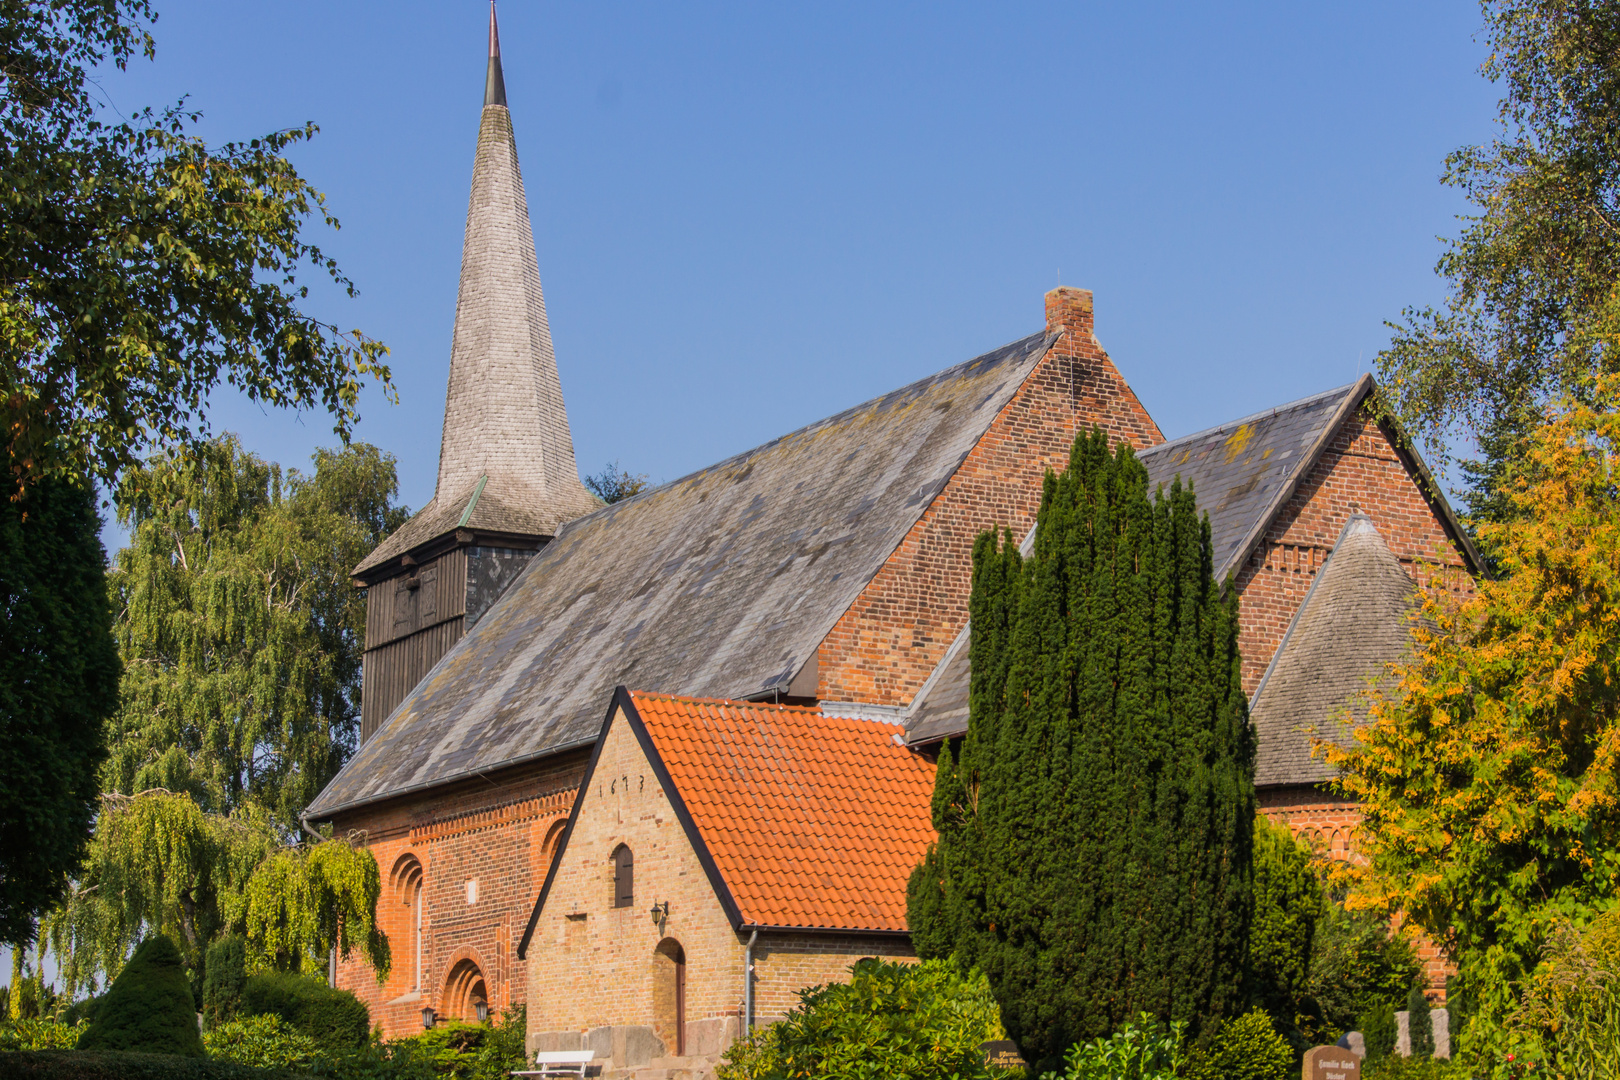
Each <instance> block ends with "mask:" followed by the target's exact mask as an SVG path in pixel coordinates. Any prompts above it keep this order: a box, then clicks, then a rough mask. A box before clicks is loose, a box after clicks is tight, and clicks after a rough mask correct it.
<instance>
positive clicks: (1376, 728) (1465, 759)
mask: <svg viewBox="0 0 1620 1080" xmlns="http://www.w3.org/2000/svg"><path fill="white" fill-rule="evenodd" d="M1613 325H1614V329H1613V330H1612V331H1610V332H1609V335H1610V337H1611V340H1613V341H1616V342H1620V320H1617V321H1616V322H1615V323H1614V324H1613ZM1588 397H1589V398H1590V401H1589V402H1576V401H1572V402H1568V403H1567V404H1565V405H1564V406H1563V407H1561V408H1560V409H1559V410H1558V411H1557V412H1555V413H1554V414H1552V415H1551V416H1550V417H1549V418H1548V420H1547V421H1546V422H1545V423H1544V424H1543V425H1542V426H1541V427H1539V428H1537V429H1536V430H1535V431H1534V432H1533V433H1532V436H1531V438H1530V440H1529V443H1528V445H1527V449H1526V452H1525V455H1524V458H1523V461H1522V463H1521V464H1520V466H1518V467H1517V469H1516V471H1515V474H1514V477H1513V480H1512V483H1511V484H1510V485H1508V486H1507V487H1505V488H1504V489H1503V490H1504V497H1505V498H1506V499H1507V500H1508V501H1509V503H1510V505H1511V507H1512V511H1513V512H1512V513H1511V514H1510V515H1508V516H1507V518H1506V519H1505V520H1503V521H1501V522H1497V523H1492V524H1487V525H1486V526H1484V527H1482V529H1481V533H1482V536H1483V537H1484V538H1485V540H1486V541H1487V543H1489V544H1490V545H1491V546H1492V548H1493V549H1494V550H1495V551H1496V552H1497V557H1498V560H1499V566H1500V571H1501V572H1500V574H1499V575H1498V577H1497V578H1496V579H1495V580H1491V581H1483V582H1481V583H1480V584H1479V587H1478V592H1477V594H1476V595H1475V596H1474V598H1472V599H1471V600H1469V601H1467V602H1466V603H1464V604H1463V605H1461V607H1460V608H1458V607H1457V606H1456V605H1454V604H1453V603H1451V602H1449V601H1448V600H1447V599H1446V598H1445V597H1443V596H1442V597H1431V598H1430V600H1429V602H1428V604H1427V611H1428V614H1429V616H1430V618H1429V620H1428V624H1427V625H1426V626H1422V627H1419V628H1418V630H1417V631H1416V633H1417V646H1418V647H1417V649H1416V651H1415V652H1414V654H1413V656H1412V657H1411V658H1410V659H1409V660H1407V661H1405V662H1403V663H1401V664H1399V665H1396V667H1395V668H1394V670H1393V672H1392V678H1391V679H1390V680H1389V684H1388V689H1387V690H1386V691H1381V692H1378V693H1375V694H1374V695H1373V697H1372V699H1371V702H1370V706H1369V712H1368V720H1367V723H1366V724H1365V725H1363V726H1362V727H1360V728H1358V729H1357V731H1356V739H1357V742H1356V743H1355V744H1354V745H1353V746H1351V747H1349V748H1346V749H1334V750H1330V751H1329V752H1328V760H1329V761H1330V762H1331V763H1333V764H1335V765H1336V766H1338V767H1339V769H1340V770H1341V781H1340V783H1341V785H1342V787H1343V788H1344V790H1345V791H1346V792H1347V793H1348V794H1350V795H1352V796H1354V797H1356V798H1357V799H1359V800H1360V802H1361V806H1362V810H1363V815H1364V818H1363V820H1364V827H1363V832H1362V834H1361V840H1360V849H1361V851H1362V853H1363V854H1364V855H1365V856H1366V857H1367V862H1366V864H1365V865H1364V866H1360V867H1357V868H1355V878H1354V881H1355V891H1354V892H1353V893H1352V897H1351V899H1352V901H1353V902H1355V903H1357V904H1360V905H1363V906H1366V907H1368V908H1370V909H1372V910H1377V911H1390V910H1397V911H1403V912H1405V913H1406V914H1407V916H1408V918H1409V919H1410V920H1411V922H1412V923H1413V924H1415V925H1416V926H1417V927H1418V928H1420V929H1421V930H1422V931H1423V932H1424V933H1425V934H1427V935H1428V936H1429V937H1430V938H1431V939H1432V940H1434V941H1437V942H1439V943H1441V944H1443V945H1444V946H1445V948H1446V951H1447V954H1448V955H1449V956H1450V957H1451V958H1452V959H1453V960H1454V962H1456V964H1457V965H1458V968H1459V970H1460V971H1461V974H1462V976H1463V978H1464V981H1465V982H1466V983H1467V985H1468V987H1469V990H1470V995H1469V996H1470V998H1472V999H1473V1000H1474V1002H1475V1003H1476V1004H1475V1006H1474V1007H1475V1008H1476V1009H1477V1011H1476V1014H1475V1017H1474V1019H1473V1021H1472V1022H1471V1023H1470V1024H1469V1026H1468V1030H1467V1031H1466V1032H1465V1043H1468V1044H1469V1046H1470V1047H1472V1048H1473V1049H1478V1048H1479V1047H1480V1046H1483V1045H1485V1044H1486V1043H1490V1042H1491V1041H1492V1040H1494V1039H1495V1038H1496V1037H1497V1034H1498V1033H1500V1031H1501V1029H1502V1025H1503V1023H1504V1022H1505V1020H1506V1018H1507V1016H1508V1015H1509V1014H1510V1013H1511V1012H1512V1010H1513V1008H1514V1007H1515V1004H1516V1002H1515V1000H1514V994H1515V988H1516V987H1518V986H1520V985H1522V984H1523V981H1524V980H1525V978H1526V977H1528V976H1529V974H1530V973H1531V972H1532V971H1533V970H1534V968H1535V965H1536V964H1537V963H1538V962H1539V961H1540V959H1541V949H1542V943H1543V941H1544V940H1545V935H1546V934H1547V932H1548V931H1549V930H1550V929H1551V927H1552V926H1553V925H1555V924H1556V923H1557V921H1558V920H1560V919H1570V918H1573V919H1576V920H1577V921H1579V920H1584V919H1586V918H1590V917H1591V916H1592V915H1594V914H1595V913H1597V912H1599V911H1602V910H1605V909H1607V908H1608V907H1610V906H1612V905H1613V903H1614V897H1615V895H1616V889H1617V886H1620V794H1617V793H1620V696H1617V693H1616V682H1615V672H1616V670H1617V668H1620V623H1617V621H1616V619H1615V612H1616V611H1617V610H1620V497H1617V495H1616V490H1617V489H1616V476H1615V472H1614V469H1615V458H1614V456H1613V448H1614V447H1615V446H1616V445H1617V440H1620V376H1605V377H1604V378H1603V379H1601V380H1599V381H1598V382H1597V383H1596V384H1595V385H1594V386H1593V387H1592V388H1591V390H1590V391H1589V394H1588ZM1476 1040H1484V1043H1477V1042H1476ZM1465 1049H1469V1047H1465ZM1470 1052H1472V1050H1470Z"/></svg>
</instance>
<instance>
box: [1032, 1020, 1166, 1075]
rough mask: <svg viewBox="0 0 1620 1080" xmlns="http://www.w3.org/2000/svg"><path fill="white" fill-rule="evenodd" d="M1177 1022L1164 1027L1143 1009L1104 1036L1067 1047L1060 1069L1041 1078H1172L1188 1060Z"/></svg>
mask: <svg viewBox="0 0 1620 1080" xmlns="http://www.w3.org/2000/svg"><path fill="white" fill-rule="evenodd" d="M1185 1029H1186V1025H1185V1024H1182V1023H1180V1022H1177V1023H1176V1024H1174V1025H1172V1026H1171V1027H1170V1029H1169V1030H1168V1031H1167V1030H1165V1028H1164V1026H1163V1025H1161V1024H1160V1023H1159V1022H1158V1021H1157V1020H1155V1019H1154V1018H1153V1017H1151V1016H1149V1015H1148V1014H1147V1013H1142V1014H1141V1015H1140V1016H1139V1017H1137V1019H1136V1020H1135V1021H1134V1022H1133V1023H1129V1024H1126V1025H1125V1026H1124V1027H1123V1028H1121V1029H1120V1030H1118V1031H1116V1032H1114V1033H1113V1034H1112V1035H1110V1036H1109V1037H1108V1038H1106V1039H1093V1040H1092V1041H1091V1042H1088V1043H1078V1044H1076V1045H1074V1046H1071V1047H1069V1049H1068V1052H1067V1053H1065V1054H1064V1055H1063V1072H1061V1073H1046V1074H1044V1076H1043V1078H1042V1080H1175V1077H1176V1076H1177V1075H1178V1074H1179V1073H1180V1072H1181V1070H1182V1069H1183V1067H1184V1066H1185V1065H1186V1064H1187V1056H1186V1054H1185V1053H1183V1052H1182V1048H1181V1038H1182V1033H1183V1032H1184V1031H1185Z"/></svg>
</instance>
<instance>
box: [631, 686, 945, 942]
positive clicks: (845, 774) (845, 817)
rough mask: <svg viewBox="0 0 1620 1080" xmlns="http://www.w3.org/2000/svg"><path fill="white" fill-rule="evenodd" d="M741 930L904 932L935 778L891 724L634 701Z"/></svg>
mask: <svg viewBox="0 0 1620 1080" xmlns="http://www.w3.org/2000/svg"><path fill="white" fill-rule="evenodd" d="M631 697H632V699H633V700H634V701H635V706H636V711H637V713H639V715H640V717H641V720H642V723H643V724H644V725H645V727H646V729H647V734H648V735H649V737H650V738H651V739H652V742H653V745H654V746H655V747H656V748H657V750H658V753H659V756H660V757H662V758H663V763H664V767H665V768H666V769H668V771H669V775H670V779H671V780H672V781H673V782H674V785H675V788H676V791H677V792H678V793H679V794H680V797H681V799H682V800H683V801H684V802H685V804H686V809H687V812H688V813H689V814H690V815H691V818H692V822H693V824H694V825H695V826H696V828H697V830H698V833H699V834H700V836H701V837H702V840H703V843H704V844H706V845H707V846H708V849H709V853H710V855H711V856H712V857H713V859H714V862H715V865H716V866H717V867H718V869H719V871H720V876H721V878H722V879H723V880H724V881H725V882H726V884H727V885H728V886H729V887H730V889H731V894H732V896H733V897H734V898H735V900H736V902H737V906H738V907H739V908H740V909H741V915H742V920H743V922H744V924H756V925H760V926H804V927H818V928H823V929H845V930H905V929H906V878H907V877H908V876H909V875H910V874H911V868H912V867H913V866H915V865H916V864H917V863H918V861H920V860H921V858H922V856H923V852H924V851H926V850H927V848H928V845H929V844H930V843H931V842H932V841H933V840H934V828H933V825H932V824H931V822H930V820H929V800H930V798H931V796H932V793H933V787H934V767H933V765H931V764H930V763H929V762H928V761H927V759H925V758H923V757H921V756H920V755H918V754H916V753H914V752H912V751H910V750H907V749H906V748H905V747H903V746H899V745H896V744H895V741H894V740H895V737H896V736H903V734H904V731H903V729H902V728H901V727H900V726H899V725H898V724H885V723H879V722H875V721H871V720H848V719H843V718H838V717H831V716H823V715H822V714H821V713H820V711H818V710H816V709H807V708H801V707H797V706H789V705H770V704H759V703H755V702H745V701H720V700H714V699H704V698H684V697H670V696H667V695H662V694H645V693H633V694H631Z"/></svg>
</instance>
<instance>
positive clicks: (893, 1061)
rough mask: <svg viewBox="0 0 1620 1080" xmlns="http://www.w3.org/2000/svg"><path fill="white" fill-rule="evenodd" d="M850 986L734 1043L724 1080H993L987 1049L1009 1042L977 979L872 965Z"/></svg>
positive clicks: (948, 969)
mask: <svg viewBox="0 0 1620 1080" xmlns="http://www.w3.org/2000/svg"><path fill="white" fill-rule="evenodd" d="M850 974H851V977H850V981H849V982H847V983H828V984H827V985H825V986H812V987H808V988H806V989H804V990H800V991H799V1006H798V1007H797V1008H795V1009H792V1010H790V1011H789V1012H788V1014H787V1016H786V1017H784V1018H783V1019H782V1020H781V1021H779V1022H777V1023H775V1024H772V1025H770V1026H769V1027H765V1028H760V1029H759V1030H757V1031H755V1032H754V1033H753V1034H752V1035H751V1036H750V1037H748V1038H746V1039H739V1040H737V1041H736V1042H734V1043H732V1045H731V1048H730V1049H729V1050H727V1051H726V1056H725V1060H724V1061H723V1062H721V1064H720V1066H719V1068H718V1070H717V1072H716V1075H717V1076H718V1077H719V1080H857V1078H866V1077H875V1076H882V1077H885V1078H886V1080H887V1078H893V1080H989V1078H991V1077H993V1076H999V1075H1003V1074H1002V1073H1000V1072H992V1071H991V1070H989V1069H986V1068H985V1066H984V1054H983V1052H982V1051H981V1050H980V1044H982V1043H984V1042H986V1041H988V1040H991V1039H999V1038H1001V1037H1002V1033H1001V1025H1000V1023H999V1022H998V1021H997V1019H996V1003H995V1000H994V999H993V998H991V996H990V988H989V986H988V985H987V984H986V983H985V981H984V979H983V977H981V976H979V975H978V974H976V973H975V974H972V975H968V976H964V975H962V974H961V973H960V972H958V971H957V970H956V968H955V966H954V965H953V964H951V963H949V962H948V961H944V960H925V961H923V962H922V963H921V964H894V963H888V962H885V961H881V960H875V959H866V960H862V961H860V962H859V963H857V964H856V965H855V966H854V967H853V968H851V969H850Z"/></svg>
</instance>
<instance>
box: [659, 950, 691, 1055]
mask: <svg viewBox="0 0 1620 1080" xmlns="http://www.w3.org/2000/svg"><path fill="white" fill-rule="evenodd" d="M653 1034H655V1035H657V1036H658V1037H659V1038H660V1039H662V1040H663V1041H664V1045H665V1046H666V1047H668V1049H669V1052H670V1053H672V1054H674V1055H675V1056H676V1057H685V1056H686V950H685V949H683V948H681V943H680V942H678V941H676V940H675V939H674V938H665V939H664V940H663V941H660V942H659V943H658V948H656V949H654V950H653Z"/></svg>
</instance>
